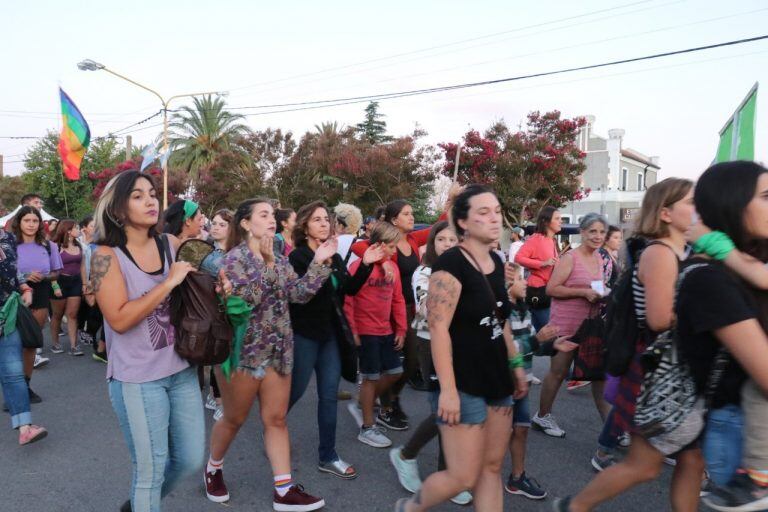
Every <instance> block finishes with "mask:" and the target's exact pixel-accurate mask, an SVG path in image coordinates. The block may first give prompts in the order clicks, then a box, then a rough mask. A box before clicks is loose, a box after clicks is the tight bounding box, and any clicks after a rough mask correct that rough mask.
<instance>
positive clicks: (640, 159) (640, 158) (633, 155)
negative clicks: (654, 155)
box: [621, 149, 661, 169]
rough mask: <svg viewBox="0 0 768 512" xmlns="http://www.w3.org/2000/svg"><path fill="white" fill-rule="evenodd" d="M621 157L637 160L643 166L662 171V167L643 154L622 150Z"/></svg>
mask: <svg viewBox="0 0 768 512" xmlns="http://www.w3.org/2000/svg"><path fill="white" fill-rule="evenodd" d="M621 156H623V157H625V158H631V159H632V160H636V161H638V162H640V163H642V164H645V165H647V166H649V167H653V168H655V169H661V167H659V166H658V165H657V164H655V163H653V162H651V160H650V159H649V158H648V157H647V156H645V155H642V154H641V153H638V152H637V151H635V150H632V149H622V150H621Z"/></svg>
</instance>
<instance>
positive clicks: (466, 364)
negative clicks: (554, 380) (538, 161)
mask: <svg viewBox="0 0 768 512" xmlns="http://www.w3.org/2000/svg"><path fill="white" fill-rule="evenodd" d="M451 213H452V215H451V218H452V222H453V225H454V228H455V230H456V234H457V235H458V236H460V237H462V243H461V244H460V245H459V246H458V247H454V248H452V249H449V250H447V251H445V252H444V253H443V255H442V256H440V258H438V260H437V263H436V264H435V265H433V267H432V275H431V277H430V281H429V293H428V298H427V315H428V323H429V332H430V336H431V347H432V356H433V360H434V364H435V369H436V371H437V376H438V381H439V384H440V391H439V392H434V393H433V394H432V400H431V401H432V410H433V412H434V413H435V415H436V417H437V418H438V423H439V429H440V434H441V436H442V440H443V449H444V451H445V459H446V466H447V468H446V470H445V471H440V472H437V473H434V474H432V475H431V476H430V477H429V478H428V479H427V480H426V481H424V483H423V485H422V487H421V489H419V490H418V491H417V492H416V494H414V496H413V497H412V498H410V499H406V498H404V499H401V500H399V501H398V502H397V504H396V506H395V510H396V512H417V511H422V510H428V509H429V508H431V507H434V506H435V505H438V504H440V503H443V502H445V501H447V500H448V499H450V498H451V497H453V496H456V494H458V493H459V492H462V491H466V490H469V489H473V496H474V501H475V508H476V509H477V510H482V511H483V512H500V511H501V510H502V508H503V500H504V491H503V486H502V482H501V466H502V462H503V460H504V455H505V453H506V449H507V444H508V442H509V437H510V433H511V429H512V405H513V398H512V395H513V393H514V394H515V395H516V396H520V397H522V396H524V395H525V394H526V393H527V391H528V387H527V386H528V384H527V382H526V379H525V371H524V369H523V364H524V363H523V357H522V354H518V353H517V351H516V349H515V346H514V342H513V341H512V335H511V333H510V330H509V324H507V323H506V318H507V316H508V315H509V310H510V303H509V299H508V297H507V293H506V289H505V287H504V268H503V263H502V261H501V259H500V258H498V256H496V254H495V253H492V252H491V247H492V245H493V243H494V242H495V241H496V240H498V239H499V237H500V236H501V227H502V224H501V205H500V204H499V201H498V199H497V198H496V195H495V194H494V193H493V192H492V191H491V189H489V188H487V187H484V186H479V185H470V186H468V187H467V188H466V189H465V190H464V191H463V192H461V193H460V194H459V195H458V197H456V200H455V202H454V204H453V206H452V211H451ZM498 304H500V306H499V305H498ZM510 368H513V372H514V376H515V379H514V380H515V381H516V383H515V384H513V378H512V375H513V374H512V372H510ZM479 425H481V426H482V427H481V428H478V426H479Z"/></svg>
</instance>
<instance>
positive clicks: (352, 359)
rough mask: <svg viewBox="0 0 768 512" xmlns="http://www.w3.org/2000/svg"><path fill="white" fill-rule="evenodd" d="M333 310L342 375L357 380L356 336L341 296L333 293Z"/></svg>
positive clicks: (349, 380)
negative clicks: (345, 312) (340, 301)
mask: <svg viewBox="0 0 768 512" xmlns="http://www.w3.org/2000/svg"><path fill="white" fill-rule="evenodd" d="M333 310H334V312H335V313H336V322H335V324H336V343H337V345H338V346H339V358H340V359H341V376H342V377H343V378H344V380H346V381H347V382H351V383H353V384H354V383H356V382H357V346H356V345H355V336H354V335H353V334H352V329H351V328H350V327H349V321H347V317H346V315H345V314H344V308H343V307H342V306H341V304H340V303H339V298H338V297H337V296H336V295H335V294H334V295H333Z"/></svg>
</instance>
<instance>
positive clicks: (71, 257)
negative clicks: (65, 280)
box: [61, 250, 83, 276]
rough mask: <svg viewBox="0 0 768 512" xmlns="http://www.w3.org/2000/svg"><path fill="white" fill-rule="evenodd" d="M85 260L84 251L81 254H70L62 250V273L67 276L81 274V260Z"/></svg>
mask: <svg viewBox="0 0 768 512" xmlns="http://www.w3.org/2000/svg"><path fill="white" fill-rule="evenodd" d="M82 261H83V251H82V250H81V251H80V254H70V253H68V252H67V251H61V263H62V264H63V265H64V266H63V267H62V269H61V273H62V274H64V275H67V276H79V275H80V262H82Z"/></svg>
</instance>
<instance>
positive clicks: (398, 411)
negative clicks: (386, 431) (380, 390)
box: [392, 398, 408, 430]
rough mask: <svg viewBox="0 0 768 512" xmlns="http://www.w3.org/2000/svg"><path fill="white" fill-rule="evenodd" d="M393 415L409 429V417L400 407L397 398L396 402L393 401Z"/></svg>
mask: <svg viewBox="0 0 768 512" xmlns="http://www.w3.org/2000/svg"><path fill="white" fill-rule="evenodd" d="M392 415H393V416H394V417H395V418H397V419H398V420H400V422H401V423H404V424H405V428H408V415H407V414H405V412H403V409H402V407H400V399H399V398H395V399H394V400H392ZM403 430H405V429H403Z"/></svg>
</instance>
